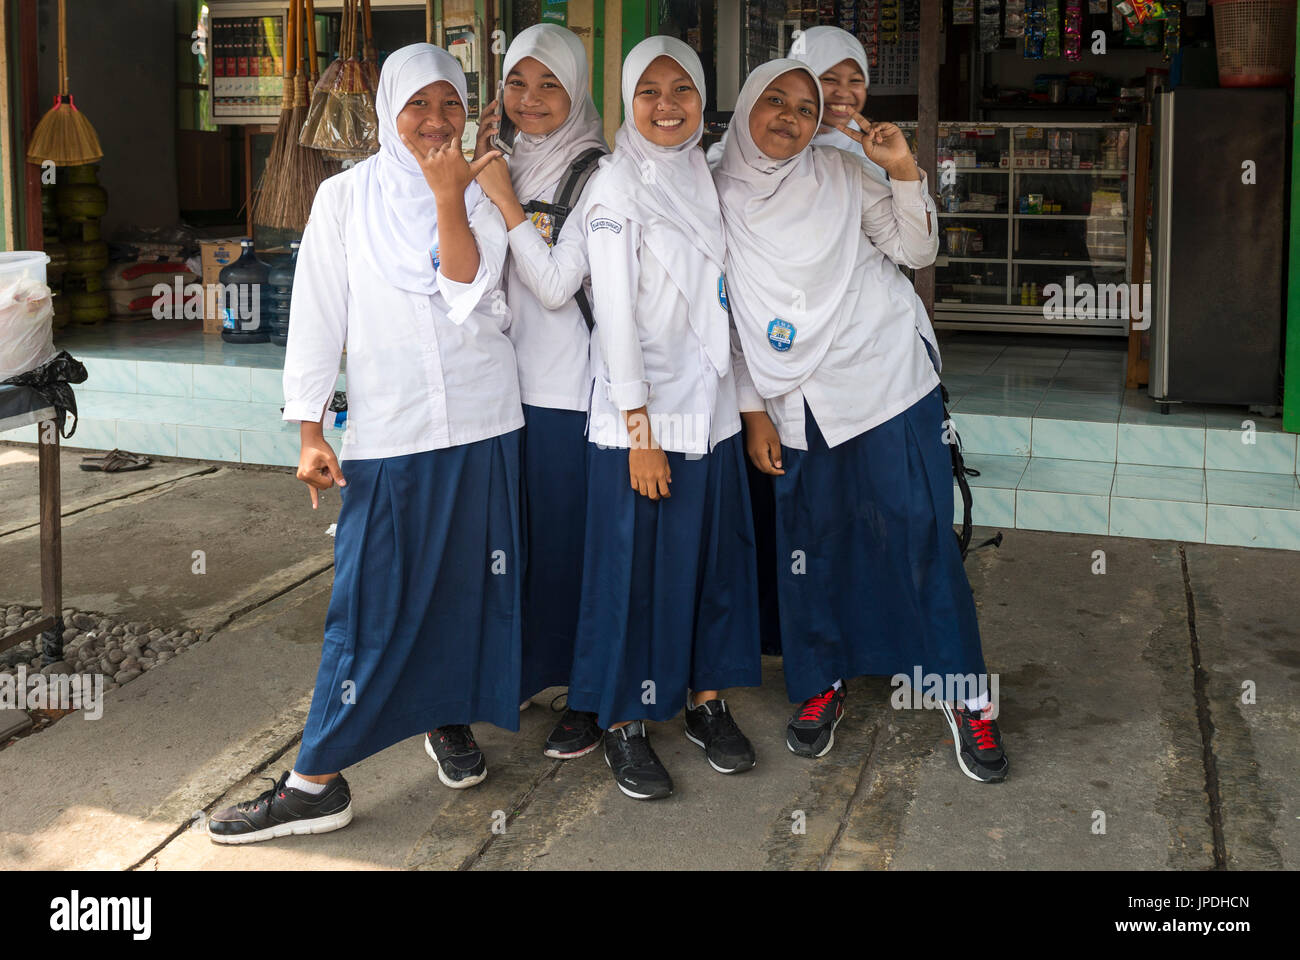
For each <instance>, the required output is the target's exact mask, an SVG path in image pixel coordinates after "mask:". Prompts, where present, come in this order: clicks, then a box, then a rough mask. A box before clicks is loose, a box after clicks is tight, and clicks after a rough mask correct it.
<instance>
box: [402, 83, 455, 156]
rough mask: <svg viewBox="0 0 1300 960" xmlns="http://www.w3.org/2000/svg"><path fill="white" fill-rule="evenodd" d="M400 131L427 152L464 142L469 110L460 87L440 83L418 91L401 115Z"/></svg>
mask: <svg viewBox="0 0 1300 960" xmlns="http://www.w3.org/2000/svg"><path fill="white" fill-rule="evenodd" d="M397 132H398V133H399V134H400V135H401V136H404V137H406V139H407V140H408V141H410V143H411V144H412V145H413V146H414V147H415V149H417V150H423V151H424V153H428V152H429V151H430V150H434V149H438V150H441V149H442V148H443V147H445V146H446V145H447V144H448V143H449V142H452V141H454V142H456V143H460V137H461V134H463V133H464V132H465V108H464V107H463V106H462V105H461V102H460V96H459V95H457V93H456V88H455V87H453V86H452V85H451V84H450V83H448V82H447V81H446V80H439V81H437V82H436V83H431V84H429V85H428V86H427V87H421V88H420V89H419V90H417V91H415V93H413V94H411V95H410V96H409V97H407V99H406V106H404V107H402V109H401V112H399V113H398V114H397Z"/></svg>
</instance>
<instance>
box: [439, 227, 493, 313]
mask: <svg viewBox="0 0 1300 960" xmlns="http://www.w3.org/2000/svg"><path fill="white" fill-rule="evenodd" d="M477 242H478V241H477V240H475V243H477ZM437 277H438V290H439V292H441V293H442V298H443V299H444V300H446V301H447V319H448V320H450V321H451V322H452V323H455V324H461V323H464V322H465V318H466V317H468V316H469V315H470V314H471V313H473V312H474V308H475V307H477V306H478V304H479V301H480V300H482V299H483V294H484V293H486V292H487V286H488V284H487V279H488V269H487V262H486V261H485V260H484V258H483V248H482V247H479V251H478V273H476V274H475V275H474V279H473V280H471V281H470V282H469V283H461V282H460V281H459V280H452V279H451V278H450V277H448V276H447V275H446V274H444V273H443V272H442V268H441V266H440V267H439V268H438V271H437Z"/></svg>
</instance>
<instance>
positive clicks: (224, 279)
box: [217, 237, 268, 343]
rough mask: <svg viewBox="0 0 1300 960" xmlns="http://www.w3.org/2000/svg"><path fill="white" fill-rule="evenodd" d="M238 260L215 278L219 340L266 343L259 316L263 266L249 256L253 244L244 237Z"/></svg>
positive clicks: (252, 256) (263, 323) (252, 255)
mask: <svg viewBox="0 0 1300 960" xmlns="http://www.w3.org/2000/svg"><path fill="white" fill-rule="evenodd" d="M239 245H240V246H241V247H242V248H243V252H242V253H240V255H239V259H238V260H236V261H235V262H234V263H232V264H230V265H229V266H227V267H226V268H225V269H223V270H222V271H221V273H220V274H218V276H217V279H218V280H219V281H220V283H221V298H222V299H221V316H222V319H221V339H222V340H224V341H226V343H266V341H267V339H268V335H267V322H266V318H265V316H264V314H263V310H264V308H265V304H264V303H263V301H262V294H263V293H264V292H265V287H266V278H267V273H268V270H267V266H266V264H265V263H263V262H262V261H261V260H259V259H257V254H256V253H254V252H253V241H252V239H251V238H249V237H245V238H244V239H243V240H241V241H240V242H239Z"/></svg>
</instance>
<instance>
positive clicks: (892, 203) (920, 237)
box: [858, 164, 939, 268]
mask: <svg viewBox="0 0 1300 960" xmlns="http://www.w3.org/2000/svg"><path fill="white" fill-rule="evenodd" d="M858 169H859V172H860V174H861V177H862V231H863V233H865V234H866V235H867V238H868V239H869V240H870V241H871V242H872V243H873V244H875V246H876V247H877V248H878V249H879V250H880V252H881V253H883V254H884V255H885V256H887V257H889V259H890V260H893V261H894V262H895V263H897V264H900V265H902V266H905V267H914V268H920V267H928V266H930V264H932V263H934V258H935V257H936V256H937V255H938V253H939V230H938V222H939V217H938V213H937V211H936V209H935V205H934V198H933V197H931V196H930V190H929V186H928V184H929V181H928V180H927V179H926V176H925V172H924V171H922V172H921V179H920V180H894V179H891V180H890V181H889V183H888V184H884V183H880V182H879V181H878V180H876V179H875V178H873V177H872V176H870V175H869V174H868V173H867V172H866V170H865V169H863V168H862V166H861V165H860V164H859V165H858Z"/></svg>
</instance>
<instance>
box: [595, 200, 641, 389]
mask: <svg viewBox="0 0 1300 960" xmlns="http://www.w3.org/2000/svg"><path fill="white" fill-rule="evenodd" d="M582 222H583V225H584V226H585V227H586V235H587V236H586V240H587V257H588V260H589V262H590V264H591V290H592V296H593V297H594V303H593V312H594V314H595V318H596V334H597V336H598V337H599V338H600V351H601V355H602V356H603V357H604V360H605V366H606V367H607V369H608V371H609V379H608V380H607V381H606V382H605V389H606V390H607V391H608V393H609V399H610V400H611V402H613V404H614V405H615V406H616V407H617V408H618V409H619V410H636V409H637V408H638V407H643V406H645V404H646V400H647V399H648V398H649V396H650V384H649V381H647V380H646V376H645V362H644V359H643V358H642V356H641V338H640V335H639V334H638V332H637V325H636V295H637V286H638V284H639V282H640V267H639V263H638V260H637V247H638V240H639V237H640V231H639V230H638V228H637V225H636V224H635V223H632V222H631V221H628V220H624V219H623V218H621V217H618V216H615V215H614V214H612V213H611V212H610V211H609V210H607V209H605V208H603V207H601V206H600V205H596V206H593V207H592V208H591V209H590V210H589V211H588V213H587V216H586V217H584V218H583V221H582ZM593 224H595V227H594V228H593Z"/></svg>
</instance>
